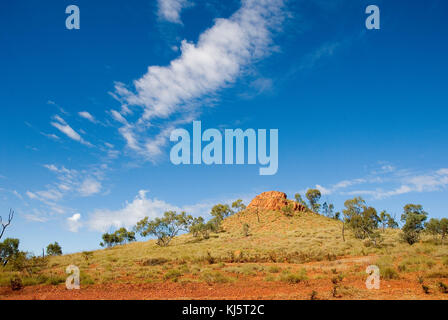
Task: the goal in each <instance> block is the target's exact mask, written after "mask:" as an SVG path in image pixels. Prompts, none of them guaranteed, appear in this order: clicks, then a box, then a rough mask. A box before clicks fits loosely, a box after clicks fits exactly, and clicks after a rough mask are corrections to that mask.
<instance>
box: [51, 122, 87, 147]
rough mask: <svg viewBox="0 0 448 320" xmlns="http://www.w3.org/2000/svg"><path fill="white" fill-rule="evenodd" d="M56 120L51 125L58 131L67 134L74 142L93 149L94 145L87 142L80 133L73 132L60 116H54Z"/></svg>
mask: <svg viewBox="0 0 448 320" xmlns="http://www.w3.org/2000/svg"><path fill="white" fill-rule="evenodd" d="M54 120H55V121H52V122H51V125H52V126H53V127H55V128H56V129H58V130H59V131H60V132H62V133H63V134H65V135H66V136H67V137H69V138H70V139H72V140H75V141H78V142H79V143H82V144H84V145H86V146H89V147H92V144H91V143H90V142H87V141H85V140H84V139H83V138H82V137H81V136H80V135H79V133H78V132H76V131H75V130H73V128H72V127H71V126H69V125H68V124H67V122H66V121H65V120H64V119H62V118H61V117H60V116H58V115H56V116H54Z"/></svg>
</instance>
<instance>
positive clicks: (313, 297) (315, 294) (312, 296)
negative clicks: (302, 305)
mask: <svg viewBox="0 0 448 320" xmlns="http://www.w3.org/2000/svg"><path fill="white" fill-rule="evenodd" d="M310 300H319V299H318V298H317V291H314V290H313V291H312V292H311V295H310Z"/></svg>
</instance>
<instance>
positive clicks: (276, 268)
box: [268, 266, 281, 273]
mask: <svg viewBox="0 0 448 320" xmlns="http://www.w3.org/2000/svg"><path fill="white" fill-rule="evenodd" d="M268 271H269V272H270V273H279V272H280V271H281V269H280V268H279V267H277V266H271V267H269V269H268Z"/></svg>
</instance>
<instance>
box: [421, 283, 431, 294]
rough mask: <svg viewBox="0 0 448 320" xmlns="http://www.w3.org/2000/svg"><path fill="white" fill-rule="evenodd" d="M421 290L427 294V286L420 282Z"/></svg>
mask: <svg viewBox="0 0 448 320" xmlns="http://www.w3.org/2000/svg"><path fill="white" fill-rule="evenodd" d="M422 290H423V292H424V293H425V294H429V287H428V286H426V285H424V284H422Z"/></svg>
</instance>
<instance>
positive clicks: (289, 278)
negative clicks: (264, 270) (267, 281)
mask: <svg viewBox="0 0 448 320" xmlns="http://www.w3.org/2000/svg"><path fill="white" fill-rule="evenodd" d="M307 279H308V276H307V275H306V270H305V269H304V268H302V269H301V270H300V271H299V272H298V273H290V272H287V273H285V274H283V275H282V276H281V280H282V281H284V282H288V283H299V282H301V281H305V280H307Z"/></svg>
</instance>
